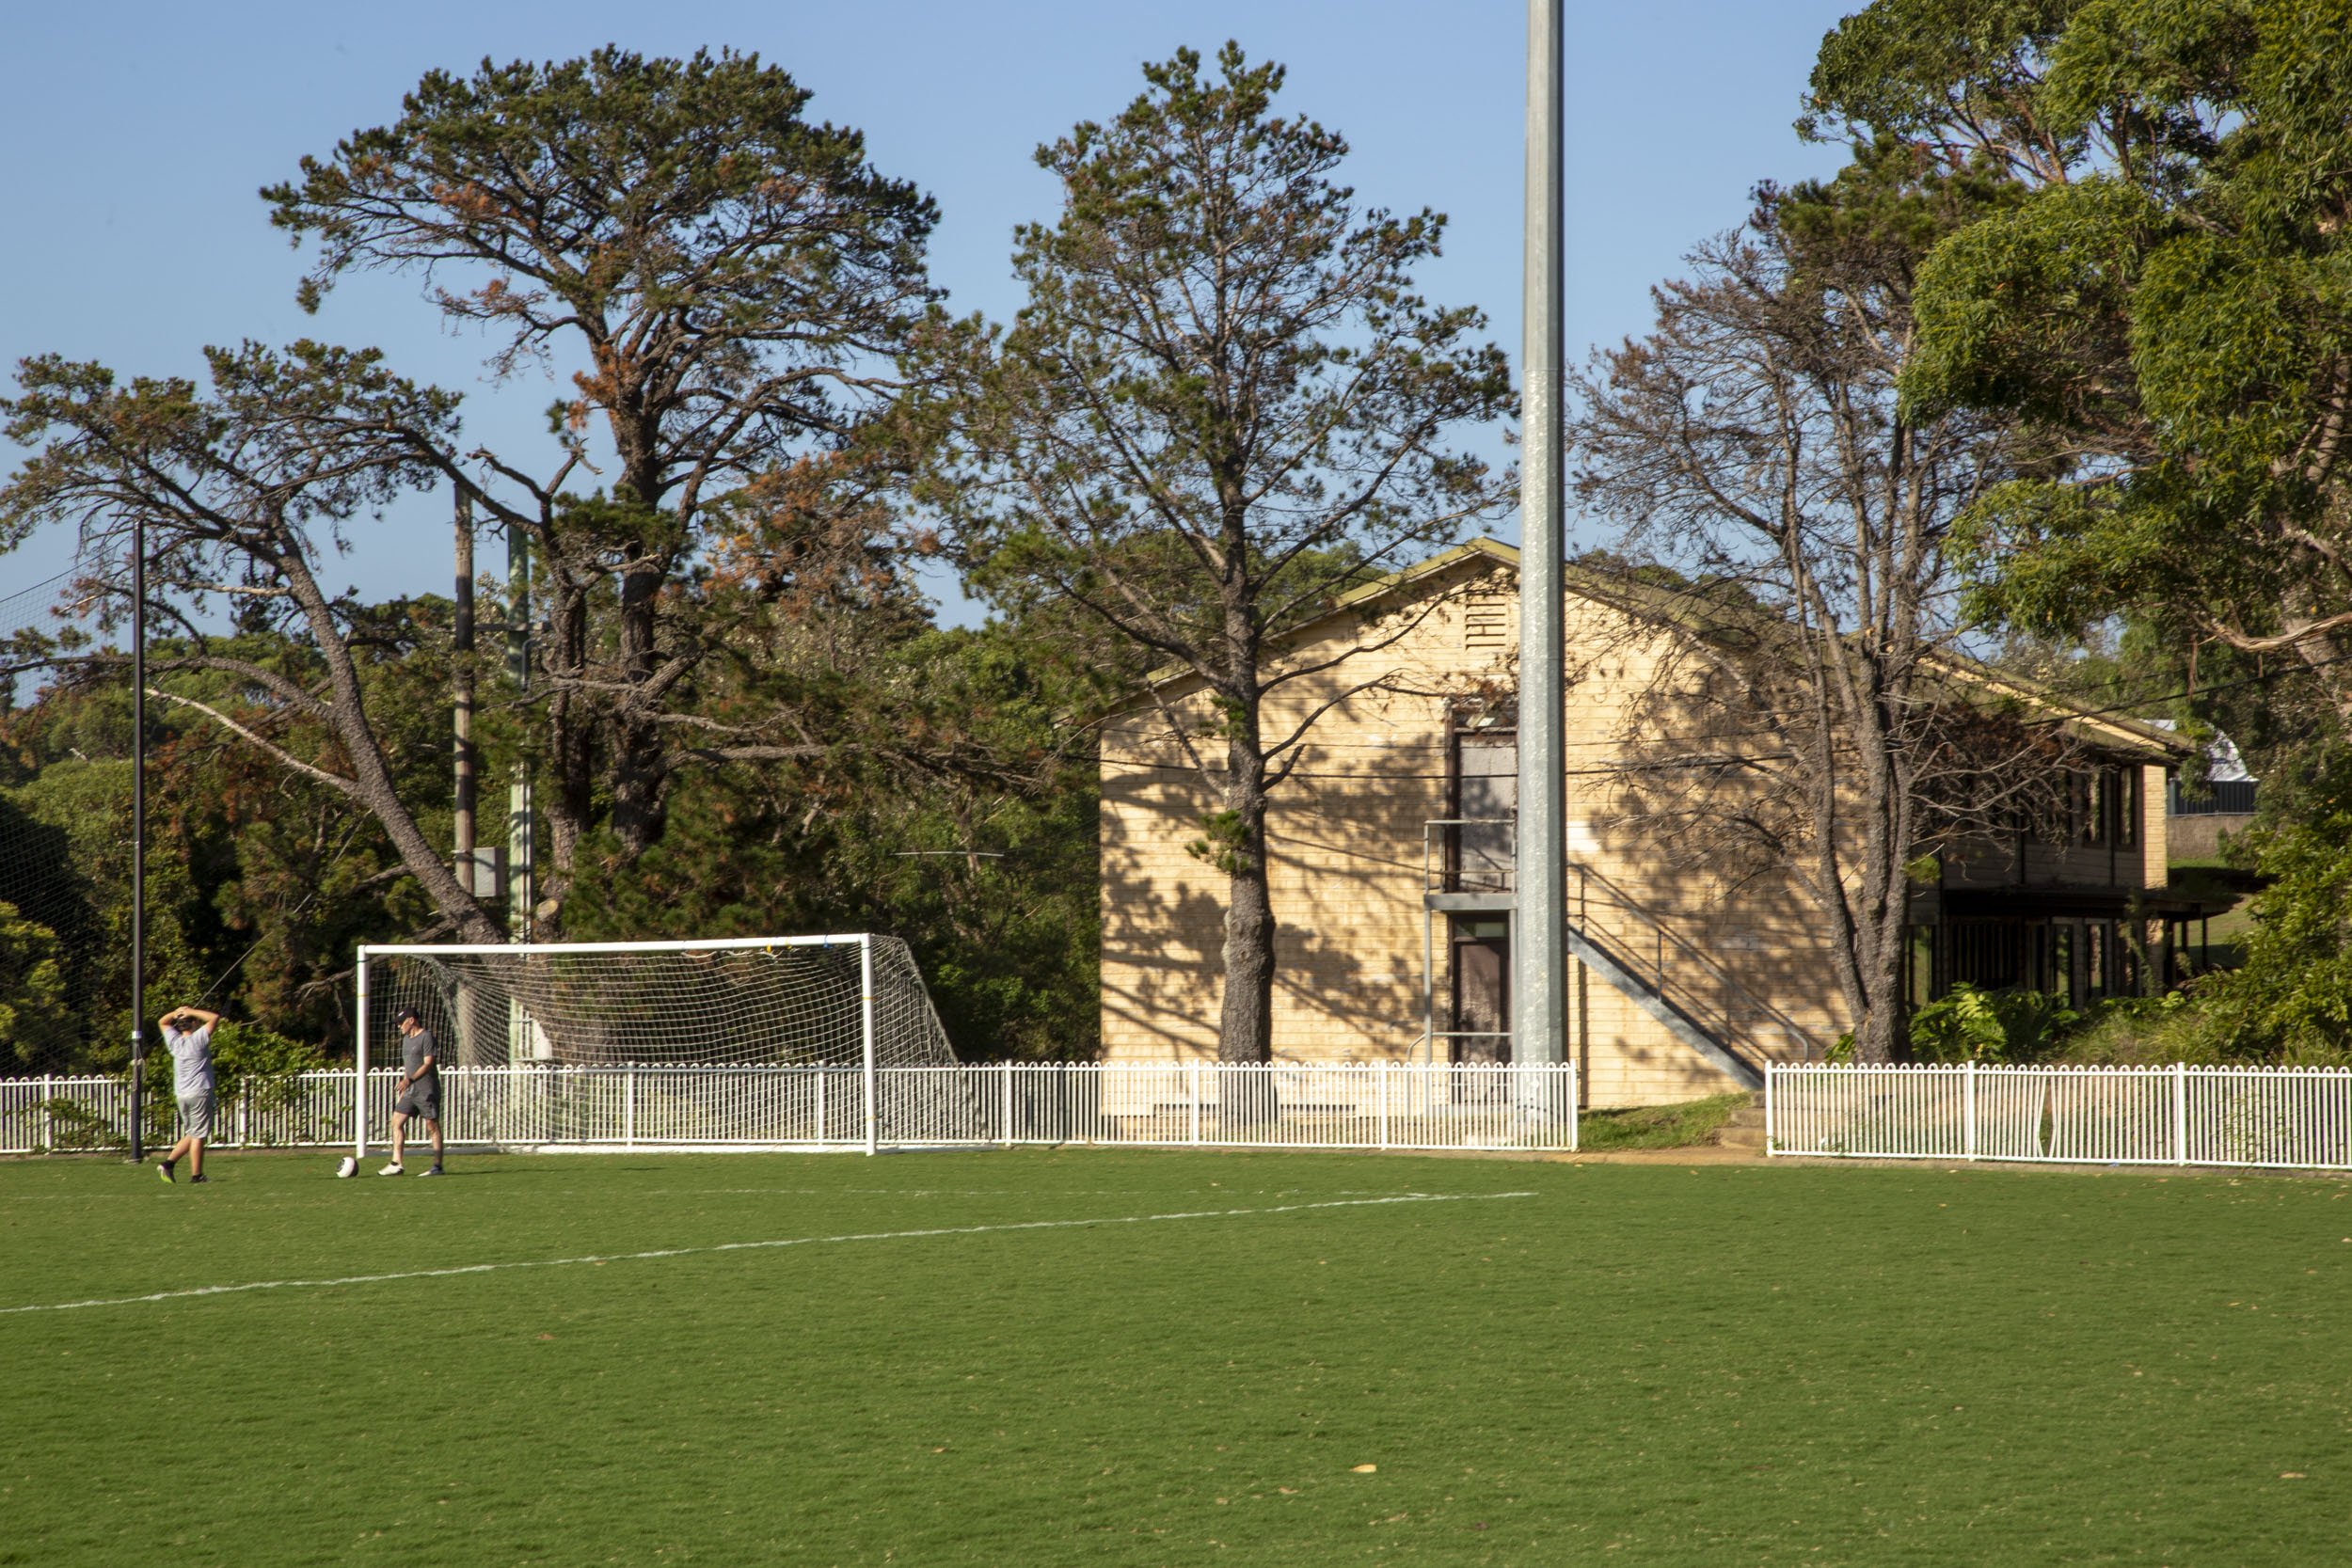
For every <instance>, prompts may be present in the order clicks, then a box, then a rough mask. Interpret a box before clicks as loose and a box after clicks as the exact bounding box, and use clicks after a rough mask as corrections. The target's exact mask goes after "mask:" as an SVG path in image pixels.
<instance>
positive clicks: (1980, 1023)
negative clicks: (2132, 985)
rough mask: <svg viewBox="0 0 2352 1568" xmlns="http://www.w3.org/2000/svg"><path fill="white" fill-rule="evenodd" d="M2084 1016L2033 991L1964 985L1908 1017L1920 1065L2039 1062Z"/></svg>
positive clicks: (1913, 1049)
mask: <svg viewBox="0 0 2352 1568" xmlns="http://www.w3.org/2000/svg"><path fill="white" fill-rule="evenodd" d="M2081 1018H2082V1015H2081V1014H2079V1013H2077V1012H2075V1011H2074V1009H2073V1008H2072V1007H2069V1006H2067V1005H2066V1004H2065V1003H2064V1002H2062V1001H2060V1000H2059V999H2058V998H2057V997H2055V996H2051V995H2048V994H2046V993H2044V992H2042V991H2037V990H1978V989H1977V988H1976V987H1975V986H1972V985H1970V984H1968V983H1967V982H1966V981H1964V980H1963V981H1962V982H1961V983H1960V984H1958V985H1956V986H1954V987H1952V989H1951V990H1948V991H1947V992H1945V993H1944V994H1943V995H1942V996H1939V997H1937V998H1936V999H1935V1000H1934V1001H1932V1002H1929V1003H1926V1004H1924V1005H1922V1006H1920V1007H1918V1008H1917V1009H1916V1010H1915V1011H1914V1012H1913V1013H1912V1015H1911V1056H1912V1059H1913V1060H1914V1061H1919V1062H2039V1061H2045V1060H2047V1059H2048V1058H2050V1057H2051V1056H2054V1055H2056V1054H2057V1053H2058V1048H2059V1046H2060V1044H2061V1043H2062V1042H2063V1041H2064V1040H2065V1038H2066V1035H2067V1032H2068V1031H2069V1030H2071V1029H2073V1028H2074V1025H2075V1024H2076V1023H2078V1022H2081Z"/></svg>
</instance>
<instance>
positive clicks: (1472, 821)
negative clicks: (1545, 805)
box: [1421, 816, 1519, 893]
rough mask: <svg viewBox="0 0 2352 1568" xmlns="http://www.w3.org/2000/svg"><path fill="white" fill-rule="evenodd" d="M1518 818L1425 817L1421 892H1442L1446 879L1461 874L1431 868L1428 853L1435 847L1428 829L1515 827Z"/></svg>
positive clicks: (1423, 823)
mask: <svg viewBox="0 0 2352 1568" xmlns="http://www.w3.org/2000/svg"><path fill="white" fill-rule="evenodd" d="M1518 820H1519V819H1518V817H1516V816H1433V817H1429V818H1427V819H1425V820H1424V821H1423V822H1422V825H1421V886H1422V892H1423V893H1443V892H1445V891H1447V890H1446V887H1445V880H1446V879H1447V878H1449V877H1458V876H1460V875H1461V872H1460V871H1459V870H1458V869H1453V870H1449V869H1447V868H1445V867H1442V866H1441V867H1438V868H1436V869H1434V870H1433V869H1432V868H1431V866H1430V863H1429V855H1430V851H1431V849H1432V848H1433V847H1435V840H1433V839H1432V838H1431V837H1430V836H1429V830H1430V829H1432V828H1516V827H1518ZM1505 875H1506V876H1508V875H1509V873H1507V872H1506V873H1505Z"/></svg>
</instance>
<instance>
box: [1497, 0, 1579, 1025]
mask: <svg viewBox="0 0 2352 1568" xmlns="http://www.w3.org/2000/svg"><path fill="white" fill-rule="evenodd" d="M1561 13H1562V4H1561V0H1528V7H1527V257H1526V277H1525V289H1526V314H1527V319H1526V337H1525V339H1524V348H1523V352H1522V356H1521V358H1522V363H1521V365H1520V376H1521V387H1520V392H1519V397H1520V404H1519V438H1520V440H1521V441H1522V442H1523V443H1524V452H1523V455H1522V458H1521V461H1520V466H1519V715H1518V737H1519V746H1518V750H1519V804H1518V865H1517V873H1518V874H1517V876H1516V877H1515V878H1514V881H1515V883H1516V885H1517V888H1518V899H1517V900H1516V902H1517V905H1518V910H1517V913H1518V921H1517V929H1516V930H1515V931H1514V933H1513V941H1512V944H1511V949H1512V950H1511V961H1512V969H1513V972H1514V973H1513V976H1512V977H1513V979H1514V980H1515V981H1516V982H1517V983H1516V984H1514V985H1513V987H1512V988H1511V993H1512V1000H1513V1003H1514V1008H1513V1010H1514V1012H1515V1014H1516V1016H1515V1017H1514V1018H1513V1020H1512V1029H1511V1036H1512V1037H1511V1059H1512V1060H1513V1061H1515V1062H1525V1063H1531V1064H1533V1063H1542V1062H1560V1061H1565V1060H1566V1059H1567V1039H1566V1030H1565V1022H1566V1008H1565V1000H1566V996H1567V964H1566V951H1565V931H1564V926H1565V921H1566V909H1565V906H1566V902H1567V876H1566V860H1565V856H1566V840H1567V832H1566V820H1565V819H1566V816H1567V800H1566V789H1567V761H1566V754H1565V747H1564V745H1563V740H1562V735H1561V725H1562V719H1561V700H1562V696H1563V688H1564V686H1565V677H1564V674H1563V668H1564V658H1563V652H1562V646H1561V614H1562V609H1561V591H1562V586H1563V585H1562V581H1561V578H1562V572H1561V562H1562V559H1563V558H1564V557H1565V554H1566V532H1567V529H1566V521H1567V508H1566V496H1565V490H1564V489H1563V486H1562V463H1561V447H1562V441H1561V435H1562V426H1561V407H1560V399H1561V392H1562V390H1563V374H1562V372H1564V370H1565V357H1566V356H1565V333H1564V330H1563V325H1562V321H1561V311H1562V295H1563V293H1565V289H1564V288H1563V286H1562V285H1563V281H1564V278H1565V251H1564V243H1565V230H1566V224H1565V215H1564V214H1563V212H1562V201H1563V198H1562V186H1563V179H1562V162H1563V158H1564V145H1565V144H1564V140H1563V129H1564V128H1563V125H1562V96H1563V95H1562V90H1561V55H1562V40H1561V33H1562V15H1561Z"/></svg>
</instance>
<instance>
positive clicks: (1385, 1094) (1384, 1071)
mask: <svg viewBox="0 0 2352 1568" xmlns="http://www.w3.org/2000/svg"><path fill="white" fill-rule="evenodd" d="M1378 1069H1379V1074H1380V1147H1381V1148H1388V1147H1389V1064H1388V1063H1387V1062H1381V1063H1379V1064H1378Z"/></svg>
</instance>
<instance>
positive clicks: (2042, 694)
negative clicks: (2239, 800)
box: [1148, 534, 2197, 761]
mask: <svg viewBox="0 0 2352 1568" xmlns="http://www.w3.org/2000/svg"><path fill="white" fill-rule="evenodd" d="M1481 564H1483V565H1486V566H1488V567H1497V568H1501V569H1502V570H1504V571H1508V572H1509V573H1510V574H1511V575H1512V576H1513V577H1514V578H1517V577H1518V570H1519V550H1518V546H1516V545H1506V544H1504V543H1503V542H1502V540H1500V539H1495V538H1490V537H1488V536H1487V535H1486V534H1480V535H1478V536H1476V537H1475V538H1471V539H1468V540H1465V541H1463V542H1462V543H1461V544H1459V545H1455V546H1452V547H1451V548H1449V549H1443V550H1440V551H1438V553H1437V554H1435V555H1433V556H1430V557H1429V558H1427V559H1426V560H1423V561H1419V562H1414V563H1413V564H1411V565H1409V566H1401V567H1399V568H1397V569H1396V570H1395V571H1393V572H1387V573H1383V574H1382V575H1381V576H1379V577H1376V578H1373V579H1371V580H1370V581H1368V582H1365V583H1362V584H1360V585H1359V586H1358V587H1356V588H1352V589H1350V590H1349V591H1348V592H1346V593H1345V594H1341V595H1340V596H1339V597H1338V598H1336V599H1334V600H1333V601H1332V602H1331V606H1330V608H1329V609H1328V610H1325V611H1324V612H1323V613H1321V614H1319V615H1315V616H1311V617H1310V618H1309V619H1307V620H1305V621H1302V622H1300V623H1299V624H1298V625H1297V626H1293V627H1291V628H1290V629H1289V630H1288V631H1286V632H1284V633H1283V634H1282V635H1281V637H1280V638H1279V644H1280V645H1289V644H1295V643H1297V642H1300V641H1305V640H1307V639H1308V638H1310V637H1311V636H1313V635H1315V633H1316V632H1317V631H1318V630H1320V629H1321V628H1323V627H1325V626H1327V625H1328V624H1329V623H1330V622H1332V621H1334V620H1336V619H1338V618H1339V617H1340V616H1343V615H1362V614H1363V613H1365V611H1366V610H1369V609H1370V608H1371V607H1373V606H1375V605H1376V604H1378V603H1379V602H1380V601H1381V600H1384V599H1391V598H1403V597H1407V596H1409V595H1410V594H1411V593H1412V592H1413V591H1415V590H1416V589H1419V588H1420V587H1422V585H1424V584H1426V583H1428V582H1429V581H1430V580H1431V579H1432V578H1438V577H1442V576H1444V575H1445V574H1446V573H1448V572H1451V571H1453V570H1454V568H1456V567H1460V566H1466V565H1481ZM1563 581H1564V586H1565V591H1566V592H1568V593H1570V594H1577V595H1578V596H1579V597H1581V598H1587V599H1591V600H1593V601H1594V602H1596V603H1602V604H1607V605H1608V606H1609V607H1610V608H1612V609H1615V610H1626V608H1627V607H1626V603H1625V601H1626V600H1627V599H1629V598H1646V599H1650V600H1652V601H1654V614H1655V618H1656V619H1657V620H1659V621H1661V622H1662V623H1687V622H1688V621H1689V619H1690V616H1689V613H1688V611H1687V610H1683V609H1681V607H1680V606H1679V605H1677V603H1676V599H1677V595H1675V594H1672V593H1670V592H1669V591H1667V590H1664V589H1661V588H1658V587H1655V586H1653V585H1650V584H1644V583H1626V582H1618V581H1614V580H1612V579H1610V578H1605V577H1604V576H1603V575H1601V574H1599V573H1597V572H1594V571H1593V570H1591V569H1590V568H1589V567H1579V566H1577V565H1576V564H1575V563H1574V562H1568V563H1567V564H1566V566H1565V575H1564V579H1563ZM1580 583H1581V584H1582V586H1581V587H1580ZM1604 587H1606V589H1607V592H1606V593H1604V592H1602V590H1603V589H1604ZM1931 663H1933V664H1934V665H1935V666H1936V667H1937V668H1938V670H1939V672H1940V673H1942V674H1944V675H1945V676H1946V677H1947V678H1949V679H1953V680H1955V681H1958V682H1962V683H1964V684H1967V685H1970V686H1974V687H1977V688H1979V689H1981V690H1984V691H1986V692H1988V693H1991V694H1994V695H1997V696H2001V697H2006V698H2009V699H2010V700H2012V701H2016V702H2021V703H2025V704H2027V705H2031V706H2034V707H2038V708H2042V709H2046V710H2048V711H2050V713H2051V714H2052V716H2053V717H2054V718H2059V719H2063V720H2064V721H2068V722H2071V723H2076V724H2081V725H2085V726H2088V727H2090V728H2091V729H2094V730H2105V731H2107V732H2110V735H2111V736H2112V737H2113V738H2114V739H2115V740H2116V741H2118V742H2120V743H2122V744H2123V745H2126V746H2131V747H2134V748H2137V749H2140V750H2145V751H2150V752H2157V753H2159V754H2160V755H2162V756H2163V757H2164V758H2165V759H2167V760H2168V761H2176V760H2177V761H2185V760H2186V759H2187V758H2188V757H2190V756H2193V755H2195V754H2196V751H2197V748H2196V747H2195V746H2194V745H2193V744H2191V743H2190V742H2188V741H2186V740H2185V739H2183V738H2182V737H2181V736H2178V735H2176V734H2173V733H2172V732H2171V731H2169V730H2168V729H2166V728H2165V727H2163V726H2162V725H2159V724H2155V723H2151V722H2150V721H2146V720H2142V719H2134V718H2132V717H2130V716H2129V715H2126V714H2120V713H2113V712H2107V711H2105V710H2102V709H2098V708H2093V707H2091V706H2090V705H2088V704H2085V703H2082V702H2078V701H2076V700H2075V699H2074V698H2072V697H2069V696H2066V695H2065V694H2064V693H2062V692H2059V691H2056V690H2054V689H2051V688H2049V687H2048V686H2045V685H2043V684H2042V682H2040V681H2036V680H2032V679H2029V678H2027V677H2026V676H2023V675H2016V674H2011V673H2008V672H2007V671H2002V670H1996V669H1994V667H1993V666H1991V665H1989V664H1986V663H1983V662H1982V661H1981V660H1979V659H1974V658H1970V657H1967V656H1965V655H1963V654H1936V655H1933V656H1931ZM1192 675H1193V672H1192V671H1191V670H1189V669H1187V668H1185V667H1184V666H1182V665H1168V666H1166V667H1164V668H1162V669H1159V670H1155V671H1153V672H1152V673H1151V675H1150V676H1149V677H1148V679H1149V680H1150V682H1151V683H1152V685H1153V686H1161V685H1166V684H1168V683H1170V682H1174V681H1179V680H1183V679H1184V678H1187V677H1190V676H1192Z"/></svg>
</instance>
